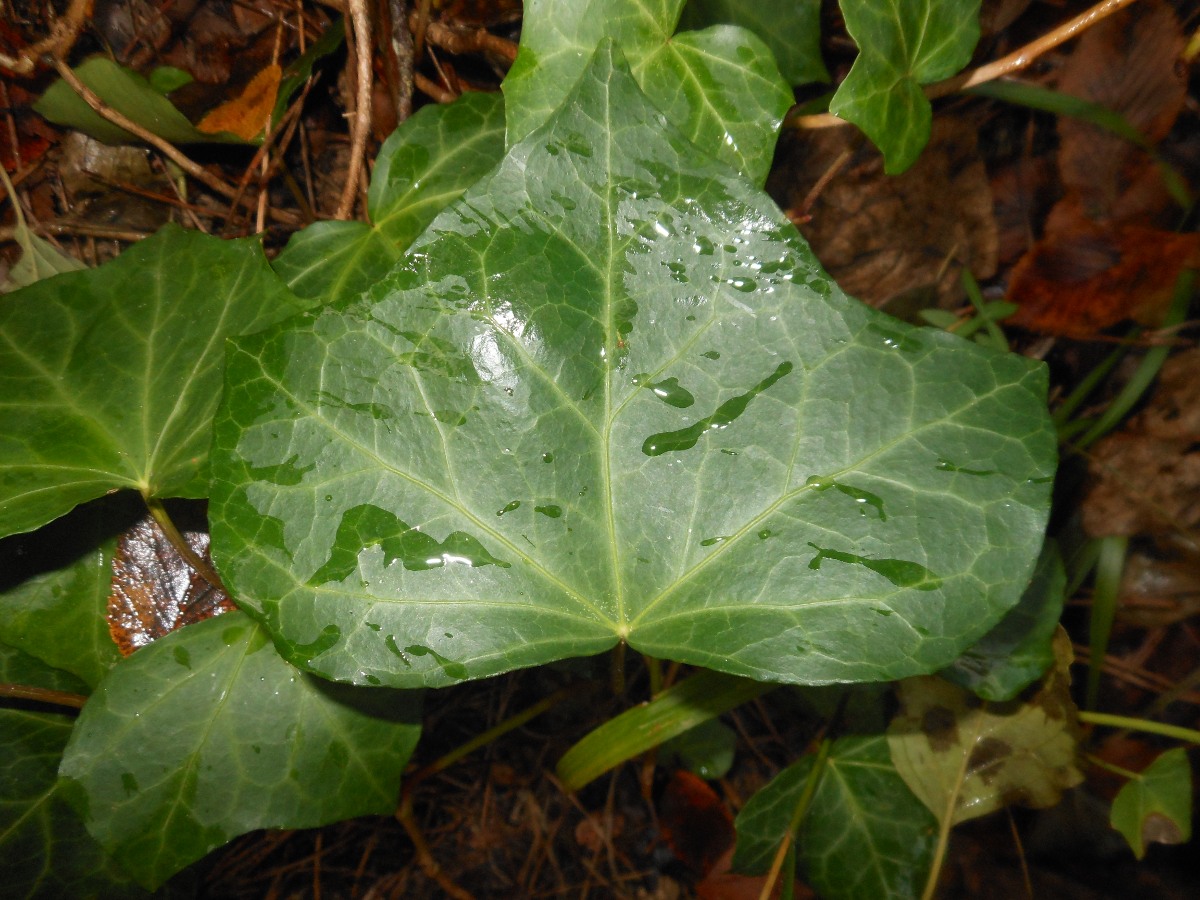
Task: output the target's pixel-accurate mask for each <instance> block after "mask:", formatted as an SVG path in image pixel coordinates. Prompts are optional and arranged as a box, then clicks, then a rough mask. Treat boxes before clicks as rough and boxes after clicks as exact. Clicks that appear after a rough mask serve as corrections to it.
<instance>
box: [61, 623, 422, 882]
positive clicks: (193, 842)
mask: <svg viewBox="0 0 1200 900" xmlns="http://www.w3.org/2000/svg"><path fill="white" fill-rule="evenodd" d="M419 704H420V698H419V695H417V694H397V693H395V692H391V691H383V692H378V691H368V692H355V693H354V694H353V695H352V694H351V692H350V691H348V690H345V689H339V688H338V686H334V685H329V684H328V683H325V682H321V681H320V680H318V679H315V678H312V677H311V676H307V675H303V674H301V673H300V672H297V671H296V670H295V669H293V668H292V667H291V666H289V665H288V664H287V663H285V662H284V661H283V660H282V659H280V658H279V655H278V654H277V653H276V652H275V650H274V647H273V646H272V645H271V642H270V640H269V639H268V638H267V636H266V634H265V633H264V632H263V631H262V629H261V628H260V627H259V626H257V625H256V624H254V623H253V622H252V621H251V620H249V619H248V618H247V617H246V616H245V615H244V614H243V613H240V612H231V613H228V614H227V615H224V616H221V617H219V618H216V619H207V620H205V621H203V622H199V623H197V624H195V625H189V626H188V627H187V628H183V629H180V630H179V631H175V632H172V633H171V634H169V635H167V636H166V637H164V638H161V639H160V640H157V641H154V642H153V643H152V644H150V645H149V646H147V647H145V648H143V649H142V650H139V651H138V652H137V653H135V654H133V655H132V656H130V657H129V658H128V659H126V660H125V661H123V662H122V663H121V665H119V666H117V667H116V668H115V669H114V670H113V671H112V673H111V674H110V675H109V676H108V677H107V678H106V679H105V680H104V681H103V682H102V683H101V685H100V687H99V688H97V690H96V692H95V693H94V694H93V695H92V696H91V698H90V699H89V700H88V703H87V705H86V706H85V707H84V709H83V712H82V713H81V715H80V716H79V720H78V722H77V723H76V725H75V730H74V732H73V733H72V735H71V740H70V743H69V744H68V745H67V748H66V751H65V753H64V755H63V760H62V765H61V767H60V770H59V774H60V775H61V776H62V789H63V791H64V792H65V794H66V796H67V799H68V800H69V801H70V803H71V805H72V806H74V807H75V809H76V810H77V811H78V812H79V814H80V815H81V816H83V818H84V821H85V822H86V824H87V828H88V831H89V832H90V833H91V834H92V836H93V837H94V838H95V839H96V840H97V841H99V842H100V844H101V845H102V846H103V847H104V848H105V849H106V850H107V851H108V852H109V853H111V854H112V856H113V857H114V858H115V859H116V860H117V861H118V862H120V864H121V865H122V866H123V867H124V868H125V869H126V870H128V871H129V872H130V873H131V874H133V875H134V877H135V878H136V879H137V880H138V882H139V883H141V884H142V885H144V886H145V887H147V888H150V889H154V888H156V887H157V886H158V885H160V884H162V883H163V882H164V881H165V880H166V879H167V878H169V877H170V876H171V875H173V874H174V873H175V872H177V871H179V870H180V869H182V868H183V867H184V866H186V865H188V864H190V863H192V862H194V861H195V860H197V859H200V858H201V857H203V856H204V855H206V854H207V853H208V852H209V851H211V850H213V849H214V848H215V847H218V846H220V845H221V844H223V843H225V842H226V841H229V840H231V839H232V838H234V837H236V836H237V835H240V834H244V833H246V832H247V831H252V830H254V829H257V828H311V827H315V826H317V825H323V824H326V823H328V822H334V821H338V820H341V819H347V818H352V817H354V816H361V815H383V814H387V813H390V812H392V811H393V809H394V806H395V802H396V792H397V790H398V789H399V784H400V774H401V772H402V771H403V770H404V766H405V764H406V762H407V761H408V757H409V755H410V754H411V752H412V749H413V747H414V746H415V745H416V741H417V737H418V735H419V733H420V725H419V724H418V722H419V715H420V711H419Z"/></svg>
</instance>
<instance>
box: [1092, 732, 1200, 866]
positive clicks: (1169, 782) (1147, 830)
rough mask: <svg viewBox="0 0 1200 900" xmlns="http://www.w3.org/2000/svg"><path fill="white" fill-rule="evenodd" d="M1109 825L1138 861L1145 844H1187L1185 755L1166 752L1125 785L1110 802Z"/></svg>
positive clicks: (1188, 773) (1188, 801)
mask: <svg viewBox="0 0 1200 900" xmlns="http://www.w3.org/2000/svg"><path fill="white" fill-rule="evenodd" d="M1110 821H1111V822H1112V827H1113V828H1115V829H1117V831H1119V832H1121V834H1123V835H1124V836H1125V840H1127V841H1128V842H1129V848H1130V849H1131V850H1133V855H1134V856H1136V857H1137V858H1138V859H1141V858H1142V857H1144V856H1145V855H1146V844H1153V843H1158V844H1186V843H1187V842H1188V841H1189V840H1191V837H1192V767H1191V764H1190V763H1189V762H1188V758H1187V751H1186V750H1184V749H1183V748H1181V747H1176V748H1175V749H1173V750H1168V751H1166V752H1165V753H1163V754H1162V755H1161V756H1159V757H1158V759H1156V760H1155V761H1154V762H1152V763H1151V764H1150V765H1149V766H1147V767H1146V769H1145V770H1144V771H1142V772H1141V773H1140V774H1139V775H1138V776H1137V777H1135V778H1133V779H1131V780H1130V781H1128V782H1127V783H1126V784H1125V786H1124V787H1123V788H1121V790H1120V792H1119V793H1118V794H1117V796H1116V798H1115V799H1114V800H1113V805H1112V814H1111V816H1110Z"/></svg>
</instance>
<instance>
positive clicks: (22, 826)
mask: <svg viewBox="0 0 1200 900" xmlns="http://www.w3.org/2000/svg"><path fill="white" fill-rule="evenodd" d="M0 681H3V682H9V683H13V684H27V685H34V686H36V687H41V688H47V689H49V690H59V691H72V692H80V691H84V692H86V686H84V685H83V684H82V683H80V682H79V681H78V680H77V679H75V678H73V677H71V676H70V675H68V674H67V673H65V672H63V671H61V670H58V669H53V668H51V667H49V666H47V665H45V664H44V663H42V662H40V661H39V660H37V659H35V658H33V657H31V656H29V655H28V654H25V653H21V652H20V651H19V650H16V649H13V648H11V647H8V646H5V645H3V644H0ZM74 724H75V718H74V716H71V715H68V714H66V713H55V712H43V711H39V710H33V709H27V708H3V709H0V853H3V854H4V866H3V872H4V891H5V895H6V896H10V897H24V898H31V900H58V898H61V897H104V898H109V897H111V898H113V900H124V898H142V897H149V896H150V895H149V894H148V893H147V892H145V891H143V890H142V889H141V888H139V887H138V886H137V885H136V884H134V883H133V881H132V879H131V878H130V877H129V875H128V874H126V873H125V872H123V871H122V870H121V869H119V868H118V867H117V865H116V864H115V863H114V862H113V861H112V860H111V859H109V858H108V856H107V855H106V854H105V853H104V851H103V850H102V849H101V847H100V845H99V844H97V843H96V841H95V840H93V839H92V838H91V836H89V835H88V833H87V831H85V830H84V827H83V823H82V822H80V820H79V816H78V815H76V813H75V811H74V810H73V809H71V807H70V806H69V805H68V804H67V802H66V801H65V800H64V799H63V797H62V794H61V792H60V790H59V789H58V786H57V782H58V762H59V758H60V757H61V756H62V751H63V748H64V747H65V746H66V744H67V740H68V739H69V738H70V736H71V728H72V726H73V725H74Z"/></svg>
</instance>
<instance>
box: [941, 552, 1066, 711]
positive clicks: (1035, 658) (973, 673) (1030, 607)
mask: <svg viewBox="0 0 1200 900" xmlns="http://www.w3.org/2000/svg"><path fill="white" fill-rule="evenodd" d="M1066 586H1067V571H1066V569H1065V568H1064V567H1063V561H1062V554H1061V553H1060V552H1059V550H1058V544H1057V543H1055V542H1054V541H1053V540H1047V541H1046V546H1045V547H1043V548H1042V554H1041V556H1039V557H1038V564H1037V568H1036V569H1034V572H1033V579H1032V580H1031V581H1030V582H1029V587H1027V588H1026V589H1025V593H1024V595H1022V597H1021V602H1020V603H1018V604H1017V605H1016V606H1014V607H1013V608H1012V609H1010V610H1009V611H1008V612H1007V613H1006V614H1005V616H1004V618H1003V619H1001V620H1000V622H999V624H997V625H996V627H995V628H993V629H992V630H991V631H989V632H988V633H987V634H986V635H984V637H983V639H982V640H981V641H979V642H978V643H977V644H975V646H973V647H971V648H969V649H968V650H966V651H965V652H964V653H963V655H962V656H960V657H959V658H958V659H956V660H955V661H954V664H953V665H952V666H950V667H948V668H946V669H943V670H942V671H941V672H940V673H939V674H940V675H941V676H942V677H943V678H945V679H946V680H947V681H951V682H953V683H954V684H957V685H959V686H961V687H965V688H967V690H969V691H971V692H972V693H974V694H975V695H976V696H979V697H982V698H983V699H984V700H1011V699H1012V698H1013V697H1015V696H1017V694H1019V693H1020V692H1021V691H1023V690H1024V689H1025V688H1026V687H1028V686H1029V685H1031V684H1033V682H1035V681H1037V680H1038V678H1040V677H1041V676H1042V674H1043V673H1044V672H1045V671H1046V670H1047V669H1048V668H1050V665H1051V664H1052V663H1053V662H1054V631H1055V629H1056V628H1057V627H1058V620H1059V618H1060V617H1061V616H1062V609H1063V601H1064V600H1065V597H1064V593H1065V590H1066Z"/></svg>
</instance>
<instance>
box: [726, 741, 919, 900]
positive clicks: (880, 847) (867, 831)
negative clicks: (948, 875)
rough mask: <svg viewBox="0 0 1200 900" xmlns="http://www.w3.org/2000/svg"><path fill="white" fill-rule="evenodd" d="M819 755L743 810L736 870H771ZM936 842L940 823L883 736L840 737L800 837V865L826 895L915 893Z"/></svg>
mask: <svg viewBox="0 0 1200 900" xmlns="http://www.w3.org/2000/svg"><path fill="white" fill-rule="evenodd" d="M813 759H814V756H813V754H809V755H808V756H805V757H804V758H803V759H801V760H800V761H799V762H797V763H794V764H793V765H791V766H788V768H786V769H784V770H783V771H782V772H780V773H779V774H778V775H777V776H775V778H774V780H772V781H771V783H770V784H768V785H766V787H764V788H762V789H761V790H759V791H758V793H756V794H755V795H754V796H753V797H751V798H750V800H749V801H748V802H747V803H746V805H745V807H743V809H742V811H741V812H740V813H739V814H738V817H737V820H736V822H735V823H734V824H735V826H736V828H737V850H736V852H735V853H734V857H733V868H734V871H737V872H745V873H747V874H752V875H756V874H761V873H763V872H766V871H767V870H768V869H769V868H770V866H771V861H772V859H773V858H774V856H775V852H776V850H777V849H778V848H779V845H780V843H781V842H782V841H783V840H784V838H785V837H786V836H787V831H788V826H789V824H790V823H791V820H792V816H793V813H794V810H795V808H796V805H797V804H798V803H799V802H800V800H801V798H802V796H803V794H804V790H805V788H806V786H807V783H808V779H809V777H810V776H811V773H812V767H813ZM936 841H937V822H936V820H935V819H934V818H933V816H932V815H930V813H929V810H927V809H926V808H925V807H924V806H923V805H922V803H921V801H920V800H918V799H917V798H916V797H915V796H913V793H912V791H910V790H909V789H908V787H907V786H906V785H905V783H904V781H903V780H902V779H901V777H900V775H899V774H898V773H897V771H896V768H895V767H894V766H893V764H892V760H891V758H890V756H889V754H888V746H887V742H886V741H885V739H884V738H883V736H882V735H880V736H877V737H846V738H839V739H838V740H836V741H834V742H833V745H832V747H831V748H830V752H829V755H828V756H827V757H826V759H825V768H824V771H823V773H822V775H821V782H820V784H818V785H817V788H816V793H815V794H814V795H813V797H812V801H811V803H810V804H809V807H808V813H807V815H806V816H805V818H804V819H803V821H802V822H801V823H800V829H799V834H798V835H797V836H796V848H797V851H798V860H797V861H798V865H799V868H800V870H801V872H802V873H803V875H804V877H805V879H806V880H807V881H808V882H809V883H810V884H811V885H812V886H813V887H814V888H815V889H816V890H817V892H818V893H819V894H820V896H821V897H828V898H830V900H857V898H860V897H871V898H895V900H906V898H911V897H916V896H918V895H919V894H920V890H921V885H922V884H923V883H924V881H925V878H926V874H927V873H928V871H929V866H930V864H931V862H932V860H933V848H934V844H935V843H936Z"/></svg>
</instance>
